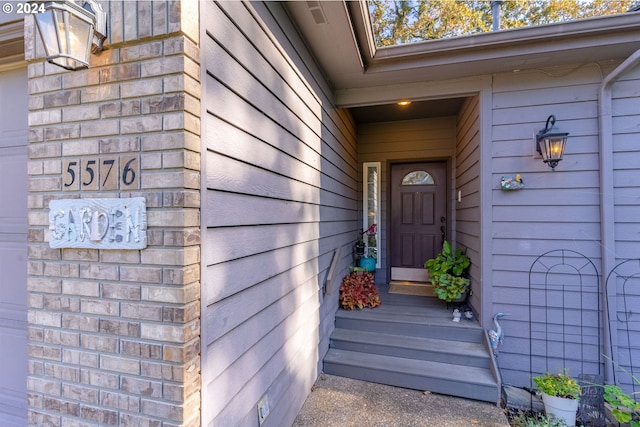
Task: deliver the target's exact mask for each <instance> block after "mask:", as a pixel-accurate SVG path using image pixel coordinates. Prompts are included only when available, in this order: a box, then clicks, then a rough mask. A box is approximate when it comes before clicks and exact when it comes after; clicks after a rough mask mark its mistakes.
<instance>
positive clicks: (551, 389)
mask: <svg viewBox="0 0 640 427" xmlns="http://www.w3.org/2000/svg"><path fill="white" fill-rule="evenodd" d="M533 382H534V383H535V385H536V387H538V390H540V392H542V402H543V403H544V411H545V412H546V413H547V415H554V416H555V417H556V418H559V419H561V420H563V421H564V422H565V423H567V425H570V426H573V425H575V423H576V412H577V411H578V403H579V401H580V394H581V393H582V390H581V388H580V384H578V382H577V381H576V380H575V379H574V378H572V377H570V376H569V374H568V373H567V371H566V370H565V371H564V372H558V373H557V374H552V373H550V372H545V373H544V374H542V375H540V376H537V377H534V378H533Z"/></svg>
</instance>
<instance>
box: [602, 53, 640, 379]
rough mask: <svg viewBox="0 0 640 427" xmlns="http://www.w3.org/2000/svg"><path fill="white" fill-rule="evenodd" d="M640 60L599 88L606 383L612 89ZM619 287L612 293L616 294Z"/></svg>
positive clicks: (608, 367) (612, 254) (608, 373)
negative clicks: (622, 75)
mask: <svg viewBox="0 0 640 427" xmlns="http://www.w3.org/2000/svg"><path fill="white" fill-rule="evenodd" d="M639 62H640V50H637V51H635V52H634V53H633V54H632V55H631V56H629V57H628V58H627V59H626V60H625V61H624V62H623V63H622V64H620V65H618V66H617V67H616V68H615V69H614V70H613V71H612V72H611V73H609V74H608V75H607V76H606V77H605V78H604V79H603V80H602V83H601V84H600V89H599V90H598V128H599V131H600V132H599V135H598V139H599V141H598V143H599V144H598V145H599V147H598V148H599V151H600V165H599V166H600V235H601V242H600V243H601V247H602V271H601V275H602V279H603V281H602V299H603V303H602V305H603V316H604V325H605V327H604V355H605V383H610V382H611V381H615V374H614V370H613V364H612V361H613V344H614V342H615V343H617V339H613V337H612V336H611V331H609V314H608V311H609V310H608V305H609V304H608V302H609V299H608V297H609V292H608V290H607V286H606V285H607V282H606V279H607V276H608V274H609V272H610V271H612V270H613V268H614V267H615V262H616V250H615V244H616V241H615V230H614V227H615V217H614V214H615V212H614V199H613V189H614V186H613V124H612V122H613V118H612V111H611V110H612V103H613V102H612V99H611V88H612V86H613V84H614V83H615V82H616V81H617V79H618V77H619V76H620V75H621V74H623V73H625V72H626V71H627V70H629V69H630V68H632V67H634V66H635V65H636V64H638V63H639ZM615 295H616V292H615V289H614V291H613V293H612V296H615Z"/></svg>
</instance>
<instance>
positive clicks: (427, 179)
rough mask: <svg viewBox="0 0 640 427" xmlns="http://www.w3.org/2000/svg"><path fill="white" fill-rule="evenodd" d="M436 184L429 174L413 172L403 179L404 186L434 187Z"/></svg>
mask: <svg viewBox="0 0 640 427" xmlns="http://www.w3.org/2000/svg"><path fill="white" fill-rule="evenodd" d="M435 183H436V182H435V181H434V179H433V177H432V176H431V174H430V173H429V172H426V171H413V172H409V173H408V174H406V175H405V176H404V178H402V185H434V184H435Z"/></svg>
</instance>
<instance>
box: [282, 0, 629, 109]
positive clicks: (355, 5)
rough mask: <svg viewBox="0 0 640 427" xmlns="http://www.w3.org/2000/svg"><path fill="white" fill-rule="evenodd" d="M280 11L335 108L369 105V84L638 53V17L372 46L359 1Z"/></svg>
mask: <svg viewBox="0 0 640 427" xmlns="http://www.w3.org/2000/svg"><path fill="white" fill-rule="evenodd" d="M286 7H287V9H288V11H289V13H290V15H291V16H292V18H293V20H294V21H295V22H296V24H297V26H298V28H299V31H300V32H301V34H302V35H303V37H304V38H305V40H306V41H307V43H308V44H309V46H310V48H311V50H312V51H313V53H314V55H315V56H316V58H317V60H318V62H319V64H320V66H321V67H322V69H323V70H324V72H325V74H326V76H327V78H328V80H329V82H330V84H331V85H332V86H333V88H334V89H335V91H336V93H335V94H336V102H337V104H338V105H339V106H343V107H349V106H357V105H372V104H376V103H377V101H376V100H375V99H374V98H372V97H371V96H368V97H366V101H365V99H364V98H363V97H362V96H361V92H362V91H366V92H367V93H372V89H373V88H376V87H377V88H380V87H382V86H385V87H387V86H390V85H393V86H398V85H412V84H415V83H420V84H425V83H427V82H434V81H443V80H452V79H465V78H469V77H473V76H482V75H491V74H495V73H503V72H514V71H524V70H527V69H532V68H543V67H555V66H563V65H568V64H580V63H587V62H603V61H611V60H620V59H624V58H626V57H628V56H629V55H631V54H632V53H633V52H635V51H636V50H638V49H640V13H639V12H633V13H626V14H621V15H613V16H605V17H598V18H592V19H583V20H576V21H571V22H567V23H561V24H550V25H543V26H538V27H527V28H520V29H514V30H505V31H497V32H491V33H482V34H474V35H471V36H465V37H457V38H451V39H441V40H429V41H425V42H420V43H413V44H407V45H400V46H392V47H384V48H376V47H375V44H374V42H373V35H372V32H371V25H370V22H369V14H368V11H367V5H366V2H364V1H352V2H345V1H325V2H287V3H286ZM313 7H315V8H317V11H319V12H320V13H321V14H322V16H323V17H324V19H322V20H318V19H316V18H317V16H318V15H317V13H316V14H314V13H313V12H312V11H311V9H312V8H313ZM314 17H315V18H314ZM381 92H384V91H381ZM379 102H380V103H382V102H388V100H385V101H383V100H382V99H380V100H379Z"/></svg>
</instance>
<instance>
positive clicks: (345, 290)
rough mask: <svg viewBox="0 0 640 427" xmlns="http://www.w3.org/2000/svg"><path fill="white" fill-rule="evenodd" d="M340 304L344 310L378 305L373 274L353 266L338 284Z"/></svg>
mask: <svg viewBox="0 0 640 427" xmlns="http://www.w3.org/2000/svg"><path fill="white" fill-rule="evenodd" d="M339 300H340V306H341V307H342V308H344V309H345V310H355V309H362V308H365V307H369V308H374V307H377V306H379V305H380V294H379V293H378V289H377V288H376V285H375V281H374V278H373V274H372V273H369V272H368V271H366V270H365V269H363V268H358V267H353V268H351V271H350V272H349V274H347V275H346V276H345V277H344V278H343V279H342V283H341V284H340V297H339Z"/></svg>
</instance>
